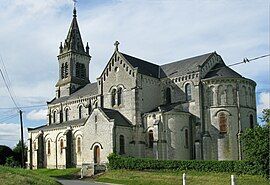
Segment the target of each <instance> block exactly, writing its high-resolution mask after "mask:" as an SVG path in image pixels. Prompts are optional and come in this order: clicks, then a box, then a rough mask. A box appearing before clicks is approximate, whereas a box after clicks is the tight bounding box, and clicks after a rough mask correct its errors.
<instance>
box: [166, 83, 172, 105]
mask: <svg viewBox="0 0 270 185" xmlns="http://www.w3.org/2000/svg"><path fill="white" fill-rule="evenodd" d="M171 102H172V97H171V89H170V88H169V87H168V88H167V89H166V104H170V103H171Z"/></svg>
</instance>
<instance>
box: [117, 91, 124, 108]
mask: <svg viewBox="0 0 270 185" xmlns="http://www.w3.org/2000/svg"><path fill="white" fill-rule="evenodd" d="M122 99H123V97H122V88H121V87H120V88H119V89H118V90H117V100H118V102H117V104H118V105H121V104H122Z"/></svg>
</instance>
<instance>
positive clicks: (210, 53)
mask: <svg viewBox="0 0 270 185" xmlns="http://www.w3.org/2000/svg"><path fill="white" fill-rule="evenodd" d="M214 53H216V52H215V51H213V52H209V53H205V54H201V55H196V56H194V57H189V58H184V59H181V60H177V61H173V62H170V63H166V64H162V65H161V66H160V67H162V66H165V65H169V64H173V63H177V62H181V61H185V60H190V59H194V58H197V57H202V56H204V55H212V54H214Z"/></svg>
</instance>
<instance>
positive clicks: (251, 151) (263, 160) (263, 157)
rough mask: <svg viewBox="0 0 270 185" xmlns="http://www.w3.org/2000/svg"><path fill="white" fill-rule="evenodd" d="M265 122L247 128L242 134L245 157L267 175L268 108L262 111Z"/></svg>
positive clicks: (269, 130)
mask: <svg viewBox="0 0 270 185" xmlns="http://www.w3.org/2000/svg"><path fill="white" fill-rule="evenodd" d="M263 121H265V124H264V125H262V126H257V127H255V128H254V129H247V130H246V131H245V132H244V133H243V136H242V142H243V149H244V154H245V159H246V160H249V161H252V162H253V163H254V164H255V165H256V166H257V167H258V169H260V170H261V171H262V173H263V174H264V175H266V176H267V177H269V162H270V161H269V141H270V139H269V134H270V124H269V109H268V110H267V109H265V110H264V111H263Z"/></svg>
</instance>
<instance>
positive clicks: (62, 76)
mask: <svg viewBox="0 0 270 185" xmlns="http://www.w3.org/2000/svg"><path fill="white" fill-rule="evenodd" d="M64 78H65V64H64V63H63V64H62V66H61V79H64Z"/></svg>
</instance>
